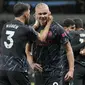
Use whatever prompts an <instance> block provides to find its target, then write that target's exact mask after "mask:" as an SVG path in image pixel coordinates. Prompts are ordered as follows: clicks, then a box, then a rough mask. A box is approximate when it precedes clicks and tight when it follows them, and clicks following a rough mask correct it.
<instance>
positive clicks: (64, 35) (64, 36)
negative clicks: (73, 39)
mask: <svg viewBox="0 0 85 85" xmlns="http://www.w3.org/2000/svg"><path fill="white" fill-rule="evenodd" d="M58 33H59V36H60V42H61V44H66V43H67V42H68V41H69V37H68V35H67V33H66V32H65V30H64V28H63V27H62V26H60V25H59V30H58Z"/></svg>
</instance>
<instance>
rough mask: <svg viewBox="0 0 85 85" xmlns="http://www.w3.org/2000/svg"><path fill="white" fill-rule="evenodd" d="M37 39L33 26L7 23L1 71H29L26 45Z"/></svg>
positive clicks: (2, 46)
mask: <svg viewBox="0 0 85 85" xmlns="http://www.w3.org/2000/svg"><path fill="white" fill-rule="evenodd" d="M36 39H37V32H36V31H34V30H33V28H32V27H31V26H27V25H24V24H23V23H22V22H20V21H18V20H13V21H10V22H8V23H6V24H5V25H4V27H3V30H2V35H1V56H0V70H8V71H21V72H22V71H23V72H25V71H27V67H28V63H27V60H26V56H25V45H26V43H30V42H31V41H35V40H36Z"/></svg>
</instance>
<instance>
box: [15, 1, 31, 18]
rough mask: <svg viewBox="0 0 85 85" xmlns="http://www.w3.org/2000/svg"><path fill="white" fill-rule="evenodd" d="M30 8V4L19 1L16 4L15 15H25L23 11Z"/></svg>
mask: <svg viewBox="0 0 85 85" xmlns="http://www.w3.org/2000/svg"><path fill="white" fill-rule="evenodd" d="M28 9H30V5H29V4H25V3H22V2H18V3H17V4H15V5H14V8H13V12H14V15H15V17H19V16H21V15H23V13H24V12H25V11H27V10H28Z"/></svg>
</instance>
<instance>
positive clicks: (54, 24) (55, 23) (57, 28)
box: [51, 21, 63, 30]
mask: <svg viewBox="0 0 85 85" xmlns="http://www.w3.org/2000/svg"><path fill="white" fill-rule="evenodd" d="M51 27H52V28H55V29H56V30H62V29H63V27H62V26H61V25H60V24H59V23H58V22H55V21H53V23H52V25H51Z"/></svg>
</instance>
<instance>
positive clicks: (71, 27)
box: [61, 18, 85, 73]
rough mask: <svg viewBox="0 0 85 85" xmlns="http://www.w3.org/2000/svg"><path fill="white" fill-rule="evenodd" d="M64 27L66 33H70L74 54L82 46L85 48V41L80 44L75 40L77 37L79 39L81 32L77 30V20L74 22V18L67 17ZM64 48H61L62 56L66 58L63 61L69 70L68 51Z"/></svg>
mask: <svg viewBox="0 0 85 85" xmlns="http://www.w3.org/2000/svg"><path fill="white" fill-rule="evenodd" d="M63 27H64V29H65V31H66V33H67V34H68V37H69V40H70V42H71V46H72V49H73V52H74V54H75V53H76V52H79V51H80V50H81V49H82V48H84V46H85V41H84V42H83V43H79V44H77V43H75V40H76V41H77V39H78V38H77V36H79V34H78V33H77V32H76V31H75V22H74V20H72V19H70V18H67V19H65V20H64V22H63ZM76 38H77V39H76ZM63 50H65V48H64V47H62V49H61V54H62V55H61V56H62V58H64V59H63V60H64V62H63V63H64V68H65V69H66V71H67V70H68V62H67V58H66V52H65V51H63ZM66 71H65V72H66ZM65 72H64V73H65Z"/></svg>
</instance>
